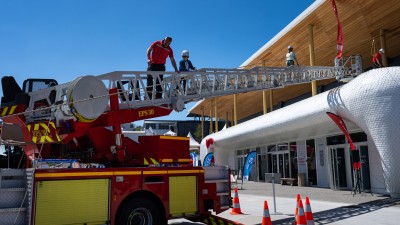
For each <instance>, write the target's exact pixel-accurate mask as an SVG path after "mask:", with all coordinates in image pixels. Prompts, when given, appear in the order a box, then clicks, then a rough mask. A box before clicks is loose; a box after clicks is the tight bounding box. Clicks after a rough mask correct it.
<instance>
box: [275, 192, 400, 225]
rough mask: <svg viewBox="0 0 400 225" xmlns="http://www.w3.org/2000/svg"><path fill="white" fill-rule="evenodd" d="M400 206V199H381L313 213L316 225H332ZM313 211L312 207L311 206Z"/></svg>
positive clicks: (286, 223) (286, 224) (283, 224)
mask: <svg viewBox="0 0 400 225" xmlns="http://www.w3.org/2000/svg"><path fill="white" fill-rule="evenodd" d="M396 205H398V206H400V199H392V198H387V199H380V200H375V201H370V202H365V203H361V204H357V205H349V206H343V207H339V208H336V209H330V210H326V211H321V212H316V213H313V217H314V222H315V223H316V224H330V223H334V222H337V221H340V220H344V219H348V218H351V217H354V216H359V215H363V214H366V213H370V212H373V211H376V210H379V209H382V208H385V207H390V206H396ZM311 209H312V206H311ZM293 221H294V218H287V219H282V220H274V221H273V224H274V225H292V224H293Z"/></svg>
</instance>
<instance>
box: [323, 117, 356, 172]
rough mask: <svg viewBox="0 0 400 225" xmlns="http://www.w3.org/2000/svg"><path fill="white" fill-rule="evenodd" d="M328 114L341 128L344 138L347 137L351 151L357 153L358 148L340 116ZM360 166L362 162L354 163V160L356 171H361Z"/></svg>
mask: <svg viewBox="0 0 400 225" xmlns="http://www.w3.org/2000/svg"><path fill="white" fill-rule="evenodd" d="M326 114H328V116H329V117H330V118H331V119H332V120H333V122H335V123H336V125H337V126H338V127H339V128H340V130H342V132H343V134H344V136H345V137H346V139H347V142H349V145H350V149H351V150H352V151H357V149H356V146H354V144H353V141H352V140H351V137H350V134H349V132H348V131H347V127H346V124H345V123H344V121H343V120H342V118H340V117H339V116H338V115H336V114H333V113H330V112H327V113H326ZM357 152H358V151H357ZM360 166H361V165H360V162H359V161H358V162H356V161H354V159H353V167H354V169H360Z"/></svg>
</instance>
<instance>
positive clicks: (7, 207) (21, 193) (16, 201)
mask: <svg viewBox="0 0 400 225" xmlns="http://www.w3.org/2000/svg"><path fill="white" fill-rule="evenodd" d="M26 184H27V175H26V170H25V169H0V221H1V224H2V225H26V224H29V219H30V218H29V213H28V212H30V211H29V210H28V209H30V204H29V202H30V201H29V198H30V195H31V194H28V193H27V190H28V189H27V185H26ZM29 192H30V191H29Z"/></svg>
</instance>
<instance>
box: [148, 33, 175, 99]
mask: <svg viewBox="0 0 400 225" xmlns="http://www.w3.org/2000/svg"><path fill="white" fill-rule="evenodd" d="M171 42H172V38H171V37H166V38H164V40H160V41H155V42H153V44H151V45H150V47H149V48H148V49H147V64H148V67H147V71H165V62H166V60H167V57H169V59H170V60H171V64H172V66H173V67H174V70H175V72H177V73H179V71H178V68H177V66H176V62H175V59H174V52H173V51H172V48H171V47H170V45H171ZM154 79H155V77H153V76H152V75H151V74H148V75H147V93H148V95H149V98H150V99H151V97H152V89H153V80H154ZM160 80H161V81H162V80H163V75H162V74H160ZM156 98H162V88H161V85H160V81H159V80H158V79H156Z"/></svg>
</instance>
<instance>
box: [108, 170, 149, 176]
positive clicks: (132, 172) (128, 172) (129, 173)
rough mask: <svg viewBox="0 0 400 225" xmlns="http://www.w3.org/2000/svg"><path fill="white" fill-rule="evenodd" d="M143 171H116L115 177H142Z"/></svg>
mask: <svg viewBox="0 0 400 225" xmlns="http://www.w3.org/2000/svg"><path fill="white" fill-rule="evenodd" d="M141 174H142V172H141V171H115V172H114V175H116V176H120V175H141Z"/></svg>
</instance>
